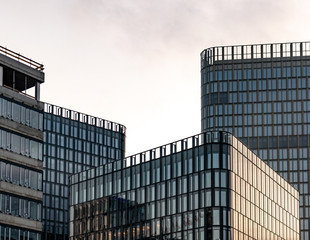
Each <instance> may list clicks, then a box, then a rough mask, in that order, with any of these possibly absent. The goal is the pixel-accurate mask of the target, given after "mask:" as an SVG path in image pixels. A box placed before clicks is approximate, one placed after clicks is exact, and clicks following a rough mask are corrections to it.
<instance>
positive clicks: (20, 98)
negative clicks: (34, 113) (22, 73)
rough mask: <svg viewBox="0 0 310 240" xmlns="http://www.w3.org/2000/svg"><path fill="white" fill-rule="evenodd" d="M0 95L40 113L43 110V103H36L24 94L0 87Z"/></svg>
mask: <svg viewBox="0 0 310 240" xmlns="http://www.w3.org/2000/svg"><path fill="white" fill-rule="evenodd" d="M0 94H2V95H3V96H5V97H7V98H10V99H14V100H15V101H17V102H20V103H23V104H25V105H28V106H31V107H34V108H36V109H38V110H40V111H43V110H44V103H43V102H40V101H37V100H36V99H34V98H32V97H31V96H27V95H25V94H22V93H19V92H17V91H13V90H12V89H10V88H7V87H3V86H0Z"/></svg>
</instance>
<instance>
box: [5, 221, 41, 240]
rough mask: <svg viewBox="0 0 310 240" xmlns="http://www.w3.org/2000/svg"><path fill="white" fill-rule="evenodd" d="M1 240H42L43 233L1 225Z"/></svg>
mask: <svg viewBox="0 0 310 240" xmlns="http://www.w3.org/2000/svg"><path fill="white" fill-rule="evenodd" d="M0 237H1V240H20V239H23V240H41V232H35V231H31V230H28V229H21V228H15V227H11V226H6V225H2V224H0Z"/></svg>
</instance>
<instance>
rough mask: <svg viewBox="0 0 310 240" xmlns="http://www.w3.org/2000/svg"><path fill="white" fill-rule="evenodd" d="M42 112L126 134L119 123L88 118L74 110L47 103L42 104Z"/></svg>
mask: <svg viewBox="0 0 310 240" xmlns="http://www.w3.org/2000/svg"><path fill="white" fill-rule="evenodd" d="M44 112H45V113H50V114H53V115H56V116H60V117H63V118H68V119H71V120H73V121H78V122H81V123H86V124H89V125H92V126H95V127H99V128H104V129H107V130H111V131H114V132H119V133H122V134H126V127H125V126H123V125H121V124H119V123H115V122H112V121H109V120H105V119H102V118H98V117H94V116H90V115H87V114H85V113H80V112H77V111H74V110H70V109H66V108H63V107H59V106H56V105H52V104H49V103H44Z"/></svg>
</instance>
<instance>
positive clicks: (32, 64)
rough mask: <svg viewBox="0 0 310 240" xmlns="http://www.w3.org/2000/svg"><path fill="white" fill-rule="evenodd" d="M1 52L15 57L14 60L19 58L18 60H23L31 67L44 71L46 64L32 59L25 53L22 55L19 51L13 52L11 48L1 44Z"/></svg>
mask: <svg viewBox="0 0 310 240" xmlns="http://www.w3.org/2000/svg"><path fill="white" fill-rule="evenodd" d="M0 53H2V54H3V55H6V56H9V57H11V58H13V59H14V60H17V61H18V62H21V63H23V64H25V65H28V66H30V67H31V68H33V69H35V70H38V71H40V72H43V70H44V65H43V64H41V63H38V62H36V61H33V60H31V59H30V58H27V57H25V56H23V55H20V54H19V53H16V52H13V51H12V50H10V49H7V48H5V47H2V46H0Z"/></svg>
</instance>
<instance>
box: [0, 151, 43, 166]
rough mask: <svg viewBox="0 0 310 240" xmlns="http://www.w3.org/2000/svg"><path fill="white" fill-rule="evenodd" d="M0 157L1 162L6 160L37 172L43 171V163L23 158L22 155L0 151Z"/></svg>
mask: <svg viewBox="0 0 310 240" xmlns="http://www.w3.org/2000/svg"><path fill="white" fill-rule="evenodd" d="M0 156H1V158H2V159H3V160H7V161H10V162H13V163H17V164H21V165H23V166H26V167H30V168H34V169H37V170H40V171H42V170H43V162H42V161H40V160H37V159H33V158H29V157H25V156H23V155H20V154H17V153H13V152H9V151H6V150H4V149H0Z"/></svg>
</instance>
